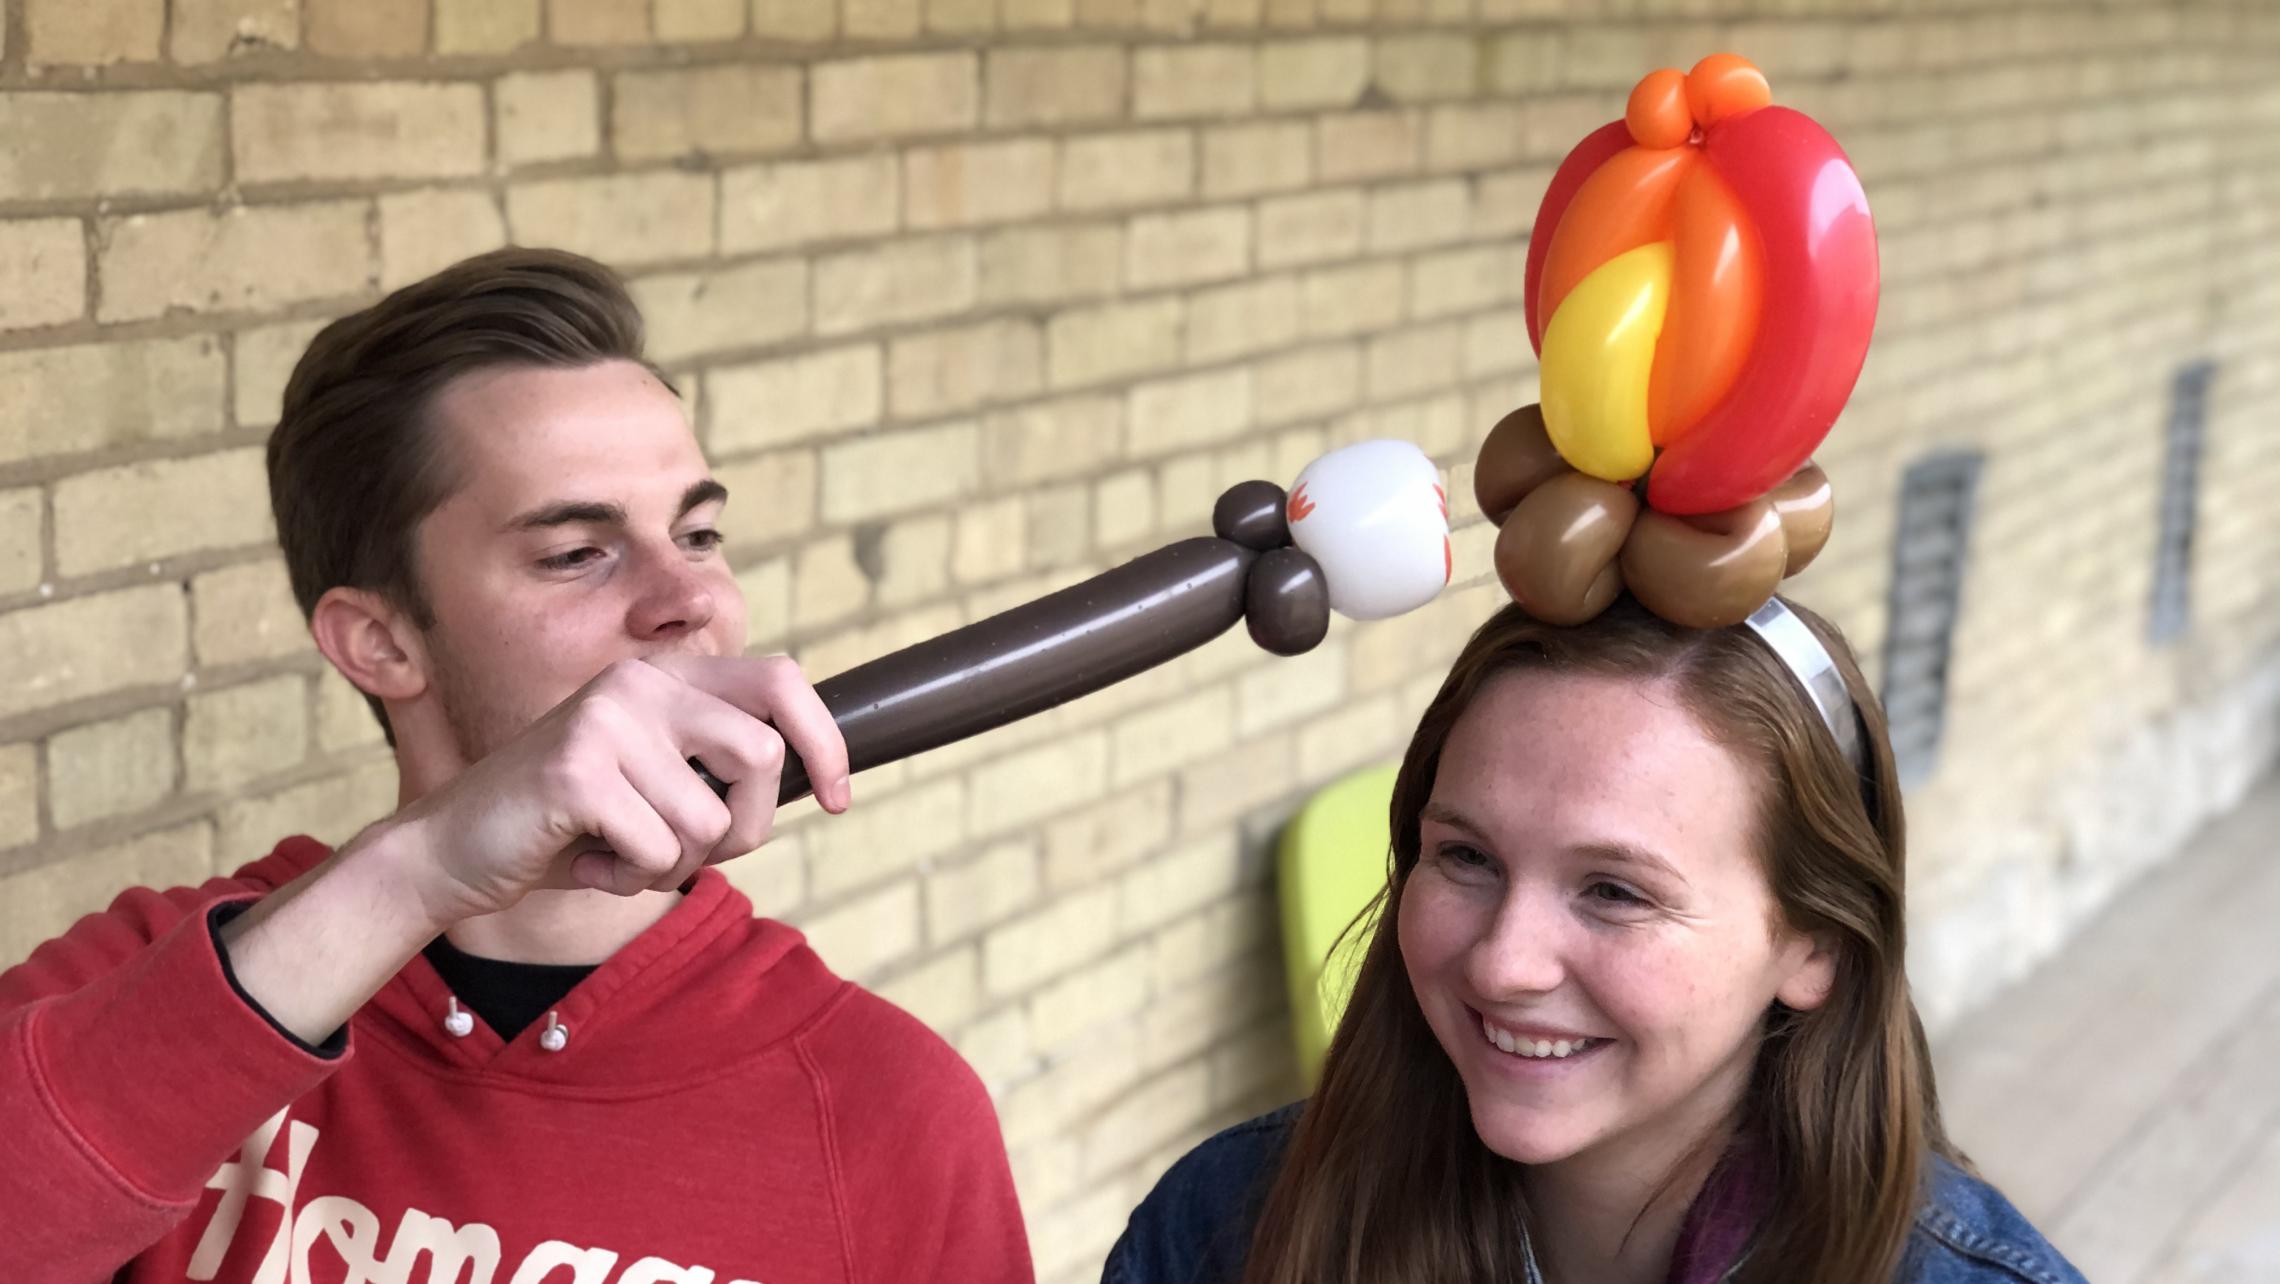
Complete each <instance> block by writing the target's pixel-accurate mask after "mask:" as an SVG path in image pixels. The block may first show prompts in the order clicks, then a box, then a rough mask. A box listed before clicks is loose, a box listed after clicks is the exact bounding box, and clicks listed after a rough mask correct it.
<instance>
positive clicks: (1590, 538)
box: [1496, 472, 1639, 624]
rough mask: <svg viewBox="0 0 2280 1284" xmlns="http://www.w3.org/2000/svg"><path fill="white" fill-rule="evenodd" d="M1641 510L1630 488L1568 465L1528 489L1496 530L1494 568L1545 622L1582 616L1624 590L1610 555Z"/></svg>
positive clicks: (1601, 608) (1585, 617) (1506, 585)
mask: <svg viewBox="0 0 2280 1284" xmlns="http://www.w3.org/2000/svg"><path fill="white" fill-rule="evenodd" d="M1638 516H1639V500H1638V496H1637V495H1635V494H1634V493H1633V492H1632V490H1631V488H1630V487H1628V486H1619V485H1616V484H1615V483H1614V482H1605V481H1601V480H1599V479H1598V478H1596V477H1586V476H1584V475H1583V474H1582V473H1578V472H1566V473H1562V474H1560V475H1559V476H1556V477H1553V478H1552V479H1551V480H1549V481H1546V482H1544V483H1543V484H1542V485H1540V486H1537V487H1536V488H1535V489H1533V490H1531V491H1529V492H1528V495H1527V498H1525V499H1523V500H1521V501H1520V506H1519V507H1518V508H1515V509H1513V510H1512V515H1511V516H1509V517H1507V518H1505V519H1504V529H1503V530H1501V531H1498V532H1497V535H1496V574H1497V577H1498V578H1499V579H1501V580H1503V581H1504V588H1505V591H1506V592H1508V593H1510V594H1512V600H1513V601H1515V602H1518V603H1519V604H1520V605H1521V607H1522V608H1523V609H1525V610H1526V611H1527V612H1528V613H1529V614H1530V615H1533V616H1535V617H1536V618H1537V619H1539V620H1542V621H1544V622H1545V623H1547V624H1581V623H1583V622H1584V621H1585V620H1588V619H1590V618H1591V617H1592V616H1595V615H1597V614H1599V613H1600V612H1601V611H1604V610H1606V609H1607V606H1608V604H1609V603H1610V602H1613V601H1614V600H1615V597H1616V595H1617V594H1619V593H1621V592H1622V591H1623V572H1622V571H1621V570H1619V569H1617V565H1616V555H1617V552H1618V550H1620V549H1621V548H1622V547H1623V541H1624V538H1625V537H1626V536H1628V535H1629V534H1630V533H1631V528H1632V523H1633V522H1634V521H1635V520H1636V519H1637V518H1638Z"/></svg>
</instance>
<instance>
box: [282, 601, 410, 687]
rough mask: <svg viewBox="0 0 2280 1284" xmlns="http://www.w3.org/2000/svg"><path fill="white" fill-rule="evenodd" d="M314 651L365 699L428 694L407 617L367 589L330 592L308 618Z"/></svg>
mask: <svg viewBox="0 0 2280 1284" xmlns="http://www.w3.org/2000/svg"><path fill="white" fill-rule="evenodd" d="M309 633H310V634H311V635H312V636H313V637H314V638H315V639H316V643H317V649H318V650H319V651H322V652H324V654H325V658H326V659H327V660H330V661H332V664H333V667H334V668H336V669H338V670H340V672H341V676H342V677H345V678H347V679H348V680H349V682H350V683H352V684H353V685H354V686H355V687H356V689H357V690H359V691H362V692H364V693H365V694H366V695H371V696H378V697H380V698H381V699H382V700H394V701H403V700H413V699H417V698H418V697H419V696H420V694H421V693H422V692H424V691H426V690H427V686H428V671H427V670H428V657H427V649H426V648H425V647H424V646H422V645H421V643H420V631H419V630H418V629H417V628H415V627H413V625H412V622H411V620H410V618H408V617H407V616H406V615H405V614H404V613H403V612H402V611H400V610H398V609H397V608H396V607H395V606H394V605H393V604H392V603H390V602H389V601H388V600H387V599H386V598H384V597H382V596H381V595H380V594H378V593H374V592H372V591H371V590H369V589H358V588H330V589H327V590H325V595H324V596H323V597H321V598H318V599H317V609H316V610H315V611H314V612H312V613H311V614H310V616H309Z"/></svg>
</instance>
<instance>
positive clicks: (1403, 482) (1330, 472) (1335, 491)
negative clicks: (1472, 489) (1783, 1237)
mask: <svg viewBox="0 0 2280 1284" xmlns="http://www.w3.org/2000/svg"><path fill="white" fill-rule="evenodd" d="M1289 517H1290V535H1291V542H1292V543H1294V544H1296V545H1298V547H1299V548H1300V549H1301V550H1303V551H1305V552H1306V553H1307V554H1308V555H1309V556H1311V557H1313V558H1314V560H1315V561H1317V562H1319V563H1321V564H1322V575H1323V578H1324V579H1325V580H1326V581H1327V582H1328V583H1329V586H1330V608H1331V609H1332V610H1334V611H1336V612H1338V614H1340V615H1343V616H1345V617H1346V618H1348V619H1352V620H1382V619H1385V618H1386V617H1388V616H1394V615H1400V614H1402V613H1403V612H1405V611H1414V610H1416V609H1417V608H1418V607H1420V606H1423V605H1425V604H1426V603H1427V602H1430V601H1432V600H1433V597H1434V595H1435V594H1437V593H1439V592H1440V591H1441V589H1442V587H1443V586H1444V585H1446V584H1447V583H1448V582H1449V572H1450V570H1451V566H1452V553H1451V550H1450V547H1449V498H1448V493H1447V492H1446V491H1444V490H1442V489H1441V470H1440V469H1438V468H1436V467H1435V466H1434V464H1433V461H1432V459H1431V458H1430V457H1428V456H1427V455H1426V454H1425V452H1424V451H1422V450H1419V449H1418V448H1417V447H1416V446H1415V445H1413V444H1411V443H1409V442H1406V441H1393V440H1377V441H1361V442H1356V443H1354V444H1353V445H1351V446H1347V447H1344V448H1342V449H1339V450H1333V451H1331V452H1330V453H1329V454H1327V455H1324V456H1323V457H1322V458H1320V459H1317V460H1315V461H1314V462H1313V463H1311V464H1308V465H1307V466H1306V469H1305V471H1304V472H1301V473H1300V474H1299V475H1298V480H1297V481H1296V482H1295V483H1293V484H1292V486H1291V488H1290V510H1289Z"/></svg>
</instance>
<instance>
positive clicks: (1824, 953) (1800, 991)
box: [1773, 932, 1837, 1012]
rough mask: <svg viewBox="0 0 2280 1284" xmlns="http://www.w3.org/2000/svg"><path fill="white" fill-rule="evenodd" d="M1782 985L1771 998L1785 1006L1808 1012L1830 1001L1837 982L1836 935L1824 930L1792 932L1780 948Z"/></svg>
mask: <svg viewBox="0 0 2280 1284" xmlns="http://www.w3.org/2000/svg"><path fill="white" fill-rule="evenodd" d="M1782 963H1783V967H1784V971H1783V975H1782V979H1781V984H1780V985H1779V986H1778V987H1777V988H1775V990H1774V992H1773V997H1774V998H1776V999H1778V1000H1780V1002H1781V1004H1782V1005H1783V1006H1784V1007H1789V1008H1794V1009H1796V1010H1797V1011H1799V1012H1810V1011H1812V1010H1813V1009H1814V1008H1817V1007H1819V1006H1821V1005H1822V1004H1823V1003H1826V1002H1828V1001H1829V991H1830V990H1831V989H1833V988H1835V986H1836V983H1837V945H1836V938H1835V937H1834V936H1832V935H1830V934H1829V933H1827V932H1797V933H1794V934H1792V936H1791V937H1790V940H1789V942H1788V944H1787V947H1786V948H1785V949H1784V950H1783V951H1782Z"/></svg>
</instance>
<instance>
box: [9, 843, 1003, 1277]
mask: <svg viewBox="0 0 2280 1284" xmlns="http://www.w3.org/2000/svg"><path fill="white" fill-rule="evenodd" d="M325 855H326V849H325V848H324V847H323V846H322V845H320V844H318V843H316V842H315V841H313V840H310V839H306V838H294V839H288V840H286V841H285V842H284V843H281V844H279V845H278V848H277V850H276V851H275V852H273V853H271V854H270V856H269V857H268V858H266V859H264V860H261V861H258V862H256V863H254V864H252V865H249V866H247V867H246V868H244V869H242V870H240V871H238V873H237V874H236V876H235V877H233V878H229V879H215V880H212V881H210V882H208V883H207V884H205V885H204V886H203V887H199V888H195V889H192V888H178V889H176V890H173V891H168V892H164V893H160V892H153V891H149V890H143V889H137V890H134V891H129V892H127V893H125V894H124V895H122V896H120V897H119V899H118V900H117V901H116V902H114V903H113V904H112V906H111V908H110V909H109V910H107V911H106V912H104V913H102V914H95V915H90V916H88V917H87V918H84V919H81V920H80V921H79V923H78V924H77V925H76V926H74V927H73V928H72V929H71V930H70V932H69V933H67V934H66V935H64V936H63V937H61V938H59V939H57V940H54V941H50V942H48V943H47V944H45V945H42V946H41V947H40V948H39V949H38V950H36V951H34V952H33V954H32V956H31V958H30V959H28V960H27V961H25V962H24V963H23V964H22V965H21V966H19V967H16V968H13V969H10V970H9V971H7V972H5V973H0V1279H6V1280H8V1281H11V1282H12V1284H13V1282H40V1284H44V1282H46V1281H57V1282H59V1284H98V1282H100V1281H104V1280H111V1279H116V1280H117V1281H120V1282H122V1284H156V1282H157V1281H166V1282H167V1284H177V1282H179V1281H184V1280H218V1281H224V1282H225V1284H739V1282H740V1281H742V1282H746V1284H808V1282H809V1281H833V1282H834V1284H871V1282H874V1281H879V1282H883V1281H919V1280H945V1281H959V1282H960V1284H964V1282H966V1281H975V1282H977V1284H997V1282H999V1281H1019V1282H1022V1284H1026V1282H1027V1281H1029V1280H1030V1279H1031V1268H1030V1261H1029V1250H1028V1245H1027V1241H1026V1239H1025V1237H1024V1235H1023V1231H1022V1222H1021V1212H1020V1208H1019V1206H1018V1205H1017V1204H1016V1203H1015V1199H1014V1191H1013V1181H1012V1177H1011V1174H1010V1173H1009V1172H1008V1170H1007V1166H1006V1156H1005V1146H1004V1142H1003V1140H1002V1139H1001V1137H1000V1135H999V1132H998V1124H997V1116H996V1113H995V1111H994V1110H993V1109H992V1107H991V1105H990V1100H989V1096H988V1094H987V1093H985V1092H984V1091H983V1089H982V1086H981V1084H980V1082H979V1081H978V1080H977V1079H976V1078H975V1076H974V1073H973V1071H972V1070H971V1069H970V1068H969V1067H968V1066H967V1065H966V1064H965V1062H963V1061H962V1060H960V1059H959V1057H958V1054H957V1053H956V1052H954V1051H953V1050H952V1049H951V1048H950V1047H949V1046H948V1045H947V1044H945V1043H944V1042H943V1041H942V1040H941V1039H940V1038H938V1037H937V1036H935V1035H934V1034H933V1033H932V1032H931V1031H929V1030H928V1029H927V1028H926V1027H925V1026H923V1025H921V1024H920V1023H919V1022H918V1021H917V1020H915V1019H913V1018H912V1017H910V1016H908V1015H906V1014H905V1013H903V1012H902V1011H900V1010H899V1009H897V1008H895V1007H893V1006H892V1005H890V1004H888V1003H887V1002H885V1001H884V1000H882V999H879V998H877V997H876V996H874V995H872V994H870V993H868V992H867V991H864V990H862V989H860V988H858V987H856V986H854V985H852V984H850V983H848V982H846V981H842V980H840V979H839V978H837V977H835V976H833V975H832V974H831V973H830V971H829V970H827V969H826V968H825V967H824V965H823V963H822V961H821V960H819V959H818V958H817V957H816V955H815V953H814V952H813V951H812V950H810V949H809V948H808V947H807V945H806V943H805V942H804V940H803V939H802V938H801V936H800V934H799V933H798V932H797V931H795V930H794V929H792V928H790V927H787V926H785V925H783V924H781V923H776V922H771V921H769V920H766V919H756V918H754V917H753V914H752V905H751V902H749V901H747V900H746V899H745V898H744V896H743V895H742V894H741V893H739V892H737V891H736V890H735V889H734V888H732V887H730V886H729V885H728V882H727V880H725V879H724V878H722V877H721V875H720V874H719V873H718V872H717V871H714V870H709V869H708V870H706V871H704V872H703V873H701V874H699V875H698V876H697V880H696V882H695V884H694V885H693V886H692V888H691V889H690V890H689V892H688V893H687V894H686V895H685V896H684V897H683V898H682V900H681V902H680V903H679V904H678V905H676V906H674V907H673V909H672V910H671V912H669V913H668V914H666V915H665V917H664V918H663V919H661V920H659V921H658V922H657V923H656V925H654V926H653V927H651V928H650V929H649V930H648V931H646V932H644V933H642V934H641V935H640V936H639V937H637V938H636V939H634V940H633V941H632V942H631V943H629V944H628V945H627V946H626V947H625V948H623V949H621V950H619V951H618V952H617V953H616V954H614V955H612V956H611V957H610V958H609V960H608V961H607V962H605V963H603V964H602V965H601V966H600V967H599V968H597V969H596V970H595V971H594V972H593V974H592V975H591V976H589V977H587V978H586V979H585V980H584V981H582V982H580V983H579V985H578V986H577V988H576V989H574V990H572V991H571V992H570V994H569V995H568V996H567V997H565V998H564V999H563V1001H562V1002H561V1003H560V1004H559V1005H558V1006H557V1009H556V1011H557V1012H558V1013H559V1015H560V1019H561V1023H562V1024H563V1025H564V1026H566V1027H568V1041H567V1043H565V1044H564V1045H563V1047H562V1048H561V1050H560V1051H547V1050H546V1049H545V1048H544V1047H542V1046H541V1044H540V1036H541V1035H542V1034H543V1033H544V1023H543V1022H542V1023H538V1024H534V1025H533V1026H532V1027H531V1028H530V1029H528V1030H525V1031H524V1032H523V1033H522V1034H521V1035H519V1036H517V1037H516V1038H515V1039H514V1040H513V1041H512V1042H506V1043H502V1042H501V1041H500V1039H499V1037H498V1035H497V1034H495V1033H494V1032H493V1031H492V1030H491V1029H490V1028H489V1027H488V1026H486V1025H484V1024H483V1023H482V1022H481V1021H477V1022H476V1023H475V1028H474V1031H473V1032H472V1033H471V1034H469V1035H467V1036H466V1037H464V1038H454V1037H453V1036H452V1035H451V1034H449V1033H448V1032H447V1031H446V1030H445V1027H444V1016H445V1013H446V1010H447V1004H448V1001H449V999H450V993H449V991H448V990H447V989H446V988H445V987H444V984H443V981H442V980H441V979H440V978H439V977H438V976H437V975H436V972H435V969H434V968H433V967H432V966H431V965H430V964H429V963H428V961H427V960H426V959H425V958H424V957H414V958H413V959H412V961H411V962H410V963H408V964H406V965H405V967H404V970H403V971H401V972H399V973H397V974H396V976H395V978H394V979H392V980H391V981H389V982H388V984H387V985H386V986H384V987H383V988H382V989H381V990H380V992H379V993H378V994H377V995H375V996H373V998H372V1001H371V1002H370V1003H367V1004H366V1005H365V1006H364V1007H363V1009H362V1010H360V1011H359V1012H358V1013H357V1014H356V1016H355V1017H354V1018H353V1019H352V1020H351V1021H350V1022H349V1027H348V1048H347V1052H346V1053H345V1054H344V1055H341V1056H339V1057H337V1058H331V1059H328V1058H325V1057H321V1056H315V1055H311V1054H310V1053H309V1052H307V1051H305V1050H303V1049H301V1048H299V1047H297V1046H295V1045H294V1044H293V1043H292V1042H291V1041H290V1040H288V1039H287V1038H286V1037H284V1036H283V1035H282V1034H281V1033H279V1032H278V1031H277V1030H276V1029H275V1028H274V1027H272V1026H271V1025H270V1024H269V1023H268V1021H267V1020H266V1018H264V1017H263V1016H262V1015H261V1014H260V1013H259V1012H258V1011H256V1010H255V1009H254V1008H252V1007H250V1006H249V1005H248V1004H247V1003H246V1002H245V1000H243V999H242V998H240V997H239V996H238V995H237V993H236V992H235V991H233V990H232V989H231V987H230V983H229V980H228V978H227V976H226V975H225V973H224V972H223V970H222V964H221V959H220V957H219V955H218V954H217V953H216V950H215V948H214V944H213V938H212V933H211V931H210V930H209V928H208V926H207V914H206V911H207V910H208V909H210V908H211V907H213V906H214V905H216V904H218V903H220V902H224V901H238V900H252V899H256V898H258V897H259V896H260V895H261V894H263V893H266V892H268V891H270V890H272V889H274V888H276V887H278V886H280V885H282V884H284V883H286V882H288V881H290V880H291V879H292V878H294V877H295V876H296V875H298V874H300V873H301V872H302V871H304V870H306V869H308V868H310V867H311V866H313V865H315V864H316V863H317V862H318V861H320V860H322V859H323V858H324V857H325Z"/></svg>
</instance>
